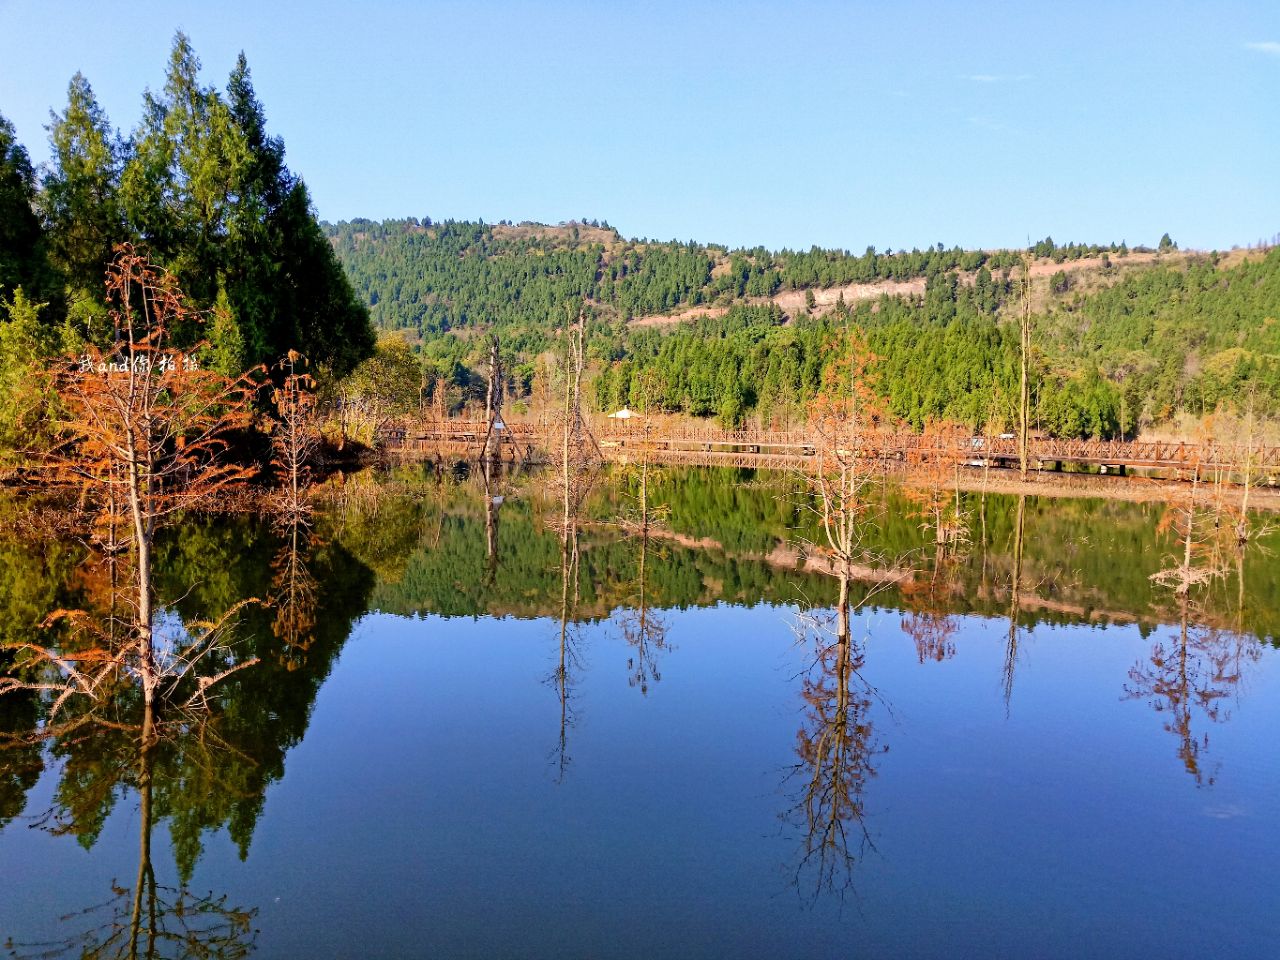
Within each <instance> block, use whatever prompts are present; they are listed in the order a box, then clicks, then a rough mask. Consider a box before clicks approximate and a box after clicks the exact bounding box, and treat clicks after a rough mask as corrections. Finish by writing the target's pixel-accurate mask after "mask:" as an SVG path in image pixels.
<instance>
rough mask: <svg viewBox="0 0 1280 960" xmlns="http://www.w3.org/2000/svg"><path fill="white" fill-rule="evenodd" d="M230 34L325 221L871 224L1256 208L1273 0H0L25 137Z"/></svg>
mask: <svg viewBox="0 0 1280 960" xmlns="http://www.w3.org/2000/svg"><path fill="white" fill-rule="evenodd" d="M178 28H181V29H183V30H185V31H187V33H188V34H190V36H191V38H192V42H193V43H194V45H195V48H196V50H197V52H198V53H199V55H200V57H201V60H202V61H203V64H204V77H205V79H206V81H207V82H209V83H216V84H218V85H219V86H223V85H225V82H226V76H227V73H228V72H229V71H230V69H231V67H232V65H233V63H234V59H235V55H236V53H237V52H238V51H239V50H241V49H243V50H244V51H245V52H246V53H247V55H248V57H249V64H250V67H251V69H252V70H253V75H254V81H255V84H256V86H257V89H258V94H259V96H260V98H261V99H262V101H263V102H264V104H265V106H266V109H267V115H268V122H269V125H270V127H271V129H272V130H273V131H274V132H275V133H278V134H280V135H282V136H283V137H284V139H285V143H286V146H287V149H288V160H289V163H290V165H291V167H292V168H293V169H294V170H295V171H297V172H299V173H301V174H302V175H303V176H304V177H305V179H306V180H307V183H308V184H309V186H310V187H311V190H312V194H313V197H314V199H315V202H316V205H317V208H318V212H319V214H320V216H321V217H323V218H325V219H328V220H337V219H345V218H351V217H357V216H365V217H372V218H375V219H376V218H383V217H395V216H418V217H422V216H430V217H433V218H436V219H443V218H446V217H454V218H469V219H474V218H476V217H483V218H484V219H485V220H489V221H496V220H501V219H511V220H524V219H529V220H540V221H544V222H552V223H554V222H557V221H560V220H567V219H571V218H581V217H586V218H601V219H607V220H608V221H609V222H610V223H612V224H613V225H614V226H616V227H618V228H619V229H620V230H621V231H622V232H623V233H624V234H627V235H629V236H647V237H655V238H661V239H670V238H672V237H676V238H679V239H697V240H703V241H715V242H721V243H728V244H731V245H755V244H763V245H765V246H769V247H775V248H776V247H781V246H790V247H804V248H807V247H808V246H809V245H810V244H813V243H816V244H819V245H822V246H838V247H848V248H851V249H854V250H858V251H860V250H861V249H862V248H864V247H865V246H867V245H868V244H874V245H876V246H877V247H879V248H880V249H884V248H885V247H892V248H894V249H898V248H900V247H911V246H925V245H927V244H931V243H936V242H939V241H942V242H944V243H946V244H947V245H948V246H950V245H951V244H954V243H959V244H961V245H963V246H970V247H972V246H982V247H996V246H1021V245H1023V244H1025V243H1026V241H1027V239H1028V237H1030V238H1032V239H1039V238H1040V237H1043V236H1044V235H1046V234H1051V235H1052V236H1053V237H1054V239H1055V240H1058V241H1060V242H1062V241H1067V240H1078V241H1089V242H1093V241H1101V242H1109V241H1112V240H1115V241H1119V240H1122V239H1124V240H1127V241H1128V242H1129V243H1130V244H1135V243H1154V242H1155V241H1156V240H1157V239H1159V237H1160V234H1161V233H1163V232H1164V231H1166V230H1168V231H1169V232H1170V233H1171V234H1172V235H1173V237H1174V239H1175V240H1178V241H1179V242H1180V243H1181V244H1182V245H1183V246H1184V247H1201V248H1208V247H1217V248H1225V247H1229V246H1232V245H1236V244H1240V245H1244V244H1248V243H1251V242H1256V241H1257V240H1258V239H1260V238H1263V237H1268V238H1269V237H1271V236H1273V235H1274V234H1276V233H1277V232H1280V163H1278V162H1277V161H1278V157H1280V2H1277V0H1253V2H1243V0H1238V2H1232V0H1214V2H1197V3H1189V2H1179V0H1156V2H1124V0H1112V2H1109V3H1094V2H1088V0H1073V2H1057V3H1052V4H1050V3H1042V2H1038V0H1022V2H1018V3H1008V4H1002V3H983V2H980V0H973V2H941V0H935V2H932V3H923V2H910V0H897V2H891V3H886V2H883V0H880V2H868V3H863V2H846V3H834V2H831V3H805V2H776V3H771V4H765V3H753V2H749V0H737V2H700V0H683V2H675V3H668V2H665V0H643V2H640V0H630V2H626V3H614V2H612V0H596V2H592V3H588V2H567V0H566V2H551V0H547V2H542V3H514V2H489V3H485V2H481V0H471V2H463V3H433V2H420V3H410V2H373V0H358V2H357V0H344V2H335V0H311V2H306V3H301V2H278V0H255V2H252V3H243V2H239V0H216V2H215V0H208V2H200V3H195V2H191V3H176V2H167V3H158V2H146V0H131V2H130V3H128V4H124V3H105V2H73V0H0V113H3V114H4V115H5V116H7V117H8V118H9V119H10V120H12V121H13V123H14V124H15V125H16V127H17V129H18V135H19V138H20V139H21V140H22V141H23V142H24V143H25V144H26V145H27V147H28V149H29V150H30V151H31V154H32V158H33V160H35V161H37V162H39V161H42V160H44V159H45V158H46V157H47V155H48V147H47V143H46V133H45V130H44V129H43V126H44V124H46V123H47V122H48V115H49V110H50V108H61V106H62V105H63V104H64V103H65V99H66V86H67V81H68V80H69V79H70V77H71V75H72V73H73V72H74V71H76V70H81V71H83V72H84V73H85V75H86V76H87V77H88V78H89V80H90V82H91V83H92V84H93V86H94V89H95V91H96V92H97V94H98V97H99V99H100V101H101V102H102V104H103V106H104V107H105V108H106V110H107V112H108V113H109V115H110V117H111V120H112V122H113V123H114V124H116V125H117V126H119V127H121V128H123V129H124V130H126V131H127V130H129V129H131V128H132V127H133V126H134V124H135V123H136V122H137V119H138V117H139V114H140V107H141V95H142V91H143V89H144V88H145V87H147V86H148V85H149V86H152V87H158V86H160V84H161V83H162V82H163V71H164V65H165V61H166V56H167V53H168V48H169V45H170V43H171V41H172V37H173V33H174V31H175V30H176V29H178Z"/></svg>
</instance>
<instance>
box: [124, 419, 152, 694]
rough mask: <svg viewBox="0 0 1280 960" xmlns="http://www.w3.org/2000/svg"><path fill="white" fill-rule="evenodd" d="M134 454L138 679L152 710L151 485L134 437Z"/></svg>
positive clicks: (130, 469)
mask: <svg viewBox="0 0 1280 960" xmlns="http://www.w3.org/2000/svg"><path fill="white" fill-rule="evenodd" d="M129 439H130V442H131V445H132V451H131V454H130V458H129V462H128V464H127V468H126V481H127V483H128V489H129V513H130V518H131V519H132V521H133V550H134V558H135V560H136V561H137V567H138V569H137V573H136V575H137V578H138V580H137V588H138V589H137V597H136V598H135V602H136V606H137V609H136V611H135V617H134V629H135V630H136V631H137V652H138V676H139V677H140V678H141V680H142V697H143V702H144V703H146V705H147V707H148V708H149V707H150V706H151V705H152V704H153V703H154V702H155V695H156V686H157V677H156V666H155V648H154V644H153V642H152V637H151V518H150V516H149V511H148V509H147V503H148V499H149V494H150V490H149V481H148V477H147V475H146V474H147V470H146V466H147V465H146V464H145V463H140V462H139V459H138V453H137V451H138V444H137V443H134V442H133V438H132V437H130V438H129Z"/></svg>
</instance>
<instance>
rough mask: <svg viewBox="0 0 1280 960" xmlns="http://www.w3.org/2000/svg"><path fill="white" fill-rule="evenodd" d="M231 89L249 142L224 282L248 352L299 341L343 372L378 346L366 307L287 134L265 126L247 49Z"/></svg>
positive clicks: (261, 353) (272, 355)
mask: <svg viewBox="0 0 1280 960" xmlns="http://www.w3.org/2000/svg"><path fill="white" fill-rule="evenodd" d="M227 97H228V100H229V109H230V113H231V116H232V118H233V119H234V121H235V123H236V124H237V126H238V128H239V129H240V131H241V133H242V135H243V137H244V139H245V143H246V145H247V159H246V162H245V163H244V164H243V165H242V166H241V167H240V168H239V173H240V178H239V180H238V181H237V183H236V192H237V196H238V198H239V202H238V204H237V206H236V209H235V210H234V212H233V216H232V218H231V220H230V223H229V236H228V250H227V257H226V261H225V263H226V268H227V287H228V295H229V298H230V300H231V303H232V306H233V309H234V310H235V311H236V313H237V315H238V317H239V319H240V322H241V329H242V330H243V331H244V333H245V341H246V344H247V346H248V349H249V351H250V359H251V360H253V361H255V362H263V361H269V360H274V359H276V358H278V357H280V356H283V355H284V354H285V353H286V352H287V351H288V350H291V349H294V350H300V351H301V352H302V353H304V354H305V355H307V356H308V357H311V358H312V359H314V360H317V361H320V362H322V363H324V364H325V365H326V366H328V367H329V368H330V369H332V370H333V372H334V373H336V374H338V375H342V374H345V373H347V372H349V371H350V370H351V369H353V368H354V367H355V365H356V364H357V363H359V362H360V361H361V360H362V359H364V358H365V357H367V356H369V355H370V354H371V353H372V352H373V345H374V340H375V338H374V333H373V327H372V325H371V324H370V322H369V313H368V309H367V308H366V307H365V306H364V304H362V303H361V302H360V301H359V300H358V299H357V298H356V295H355V292H354V291H353V290H352V289H351V284H350V282H349V281H348V280H347V276H346V273H345V272H344V271H343V269H342V266H341V265H340V264H339V263H338V260H337V257H336V256H335V255H334V252H333V247H332V245H331V244H330V243H329V241H328V239H327V238H326V237H325V236H324V233H323V231H321V229H320V225H319V223H318V222H317V221H316V217H315V213H314V211H313V210H312V209H311V200H310V196H309V194H308V192H307V188H306V185H305V184H304V183H303V182H302V179H301V178H299V177H297V176H295V175H294V174H292V173H291V172H290V171H289V168H288V167H287V166H286V165H285V162H284V143H283V141H281V139H280V138H279V137H272V136H269V135H268V134H267V132H266V115H265V112H264V110H263V108H262V104H261V103H260V102H259V101H258V98H257V95H256V93H255V92H254V89H253V82H252V78H251V76H250V73H249V65H248V62H247V61H246V59H245V56H244V54H243V53H241V54H240V57H239V59H238V60H237V61H236V66H235V69H234V70H233V71H232V72H231V78H230V80H229V82H228V84H227Z"/></svg>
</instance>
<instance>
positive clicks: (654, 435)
mask: <svg viewBox="0 0 1280 960" xmlns="http://www.w3.org/2000/svg"><path fill="white" fill-rule="evenodd" d="M590 426H591V429H592V433H593V436H594V438H595V440H596V442H597V444H598V445H599V448H600V452H601V454H602V455H603V456H604V457H605V458H606V459H614V458H623V457H631V456H635V455H638V454H640V453H641V452H644V453H647V454H648V455H650V456H653V457H654V458H655V459H659V460H670V461H690V460H695V459H696V460H701V461H707V462H716V461H725V462H733V463H740V464H742V465H746V466H750V465H753V464H754V465H760V466H768V465H771V464H786V465H790V464H796V463H803V462H804V461H806V460H810V459H812V458H814V457H815V456H816V453H817V451H818V448H819V445H820V443H821V440H820V437H819V435H818V433H817V432H816V431H805V430H739V431H725V430H719V429H716V428H714V427H710V426H683V425H682V426H678V427H658V428H654V427H652V426H651V425H648V424H644V425H641V424H637V423H633V422H624V423H619V422H616V421H607V420H606V421H602V422H601V421H597V422H595V423H593V424H591V425H590ZM555 429H556V428H555V427H554V425H553V424H551V423H548V422H540V423H533V422H521V421H515V422H508V423H506V424H505V430H503V431H502V443H501V444H500V445H499V449H509V450H510V451H512V453H511V455H512V456H520V455H525V456H527V455H532V454H534V453H535V452H536V451H538V450H546V449H550V446H551V442H550V441H551V438H552V436H553V435H554V431H555ZM487 430H488V425H487V424H486V423H485V422H484V421H476V420H443V421H427V422H397V423H388V424H386V425H384V426H383V428H382V429H380V431H379V441H380V443H381V445H382V446H383V447H384V448H385V449H387V450H388V451H390V452H393V453H400V454H414V453H431V452H437V451H438V452H441V453H450V454H457V455H464V456H468V455H470V456H478V455H479V453H480V450H481V448H482V446H483V444H484V439H485V435H486V432H487ZM842 443H852V444H853V445H854V446H855V447H856V449H857V450H858V454H859V455H860V456H866V457H873V458H879V459H883V460H899V461H904V462H919V463H924V462H938V461H942V462H948V463H955V462H959V463H968V464H973V465H993V466H1011V465H1014V464H1016V463H1017V462H1018V460H1019V452H1018V441H1017V439H1016V438H1014V437H1010V436H1008V435H1003V436H998V437H957V436H954V435H945V436H931V435H922V434H916V433H908V432H901V433H889V432H881V433H868V434H865V435H860V436H858V437H856V438H853V440H852V441H842ZM1027 446H1028V449H1027V455H1028V460H1029V462H1030V464H1031V466H1032V467H1033V468H1034V467H1045V466H1058V465H1061V464H1068V463H1070V464H1080V465H1091V466H1099V467H1107V468H1113V467H1114V468H1129V467H1142V468H1159V469H1166V470H1175V471H1179V472H1181V471H1211V470H1221V471H1236V472H1239V471H1242V470H1244V469H1246V467H1247V468H1248V469H1250V470H1252V471H1255V472H1257V473H1266V474H1275V473H1277V472H1280V446H1272V445H1266V444H1258V443H1255V444H1249V445H1246V444H1243V443H1227V442H1220V441H1213V440H1209V441H1204V442H1199V443H1186V442H1175V441H1136V440H1072V439H1068V440H1060V439H1054V438H1048V437H1036V438H1033V439H1031V440H1030V441H1029V442H1028V445H1027ZM491 449H492V444H491Z"/></svg>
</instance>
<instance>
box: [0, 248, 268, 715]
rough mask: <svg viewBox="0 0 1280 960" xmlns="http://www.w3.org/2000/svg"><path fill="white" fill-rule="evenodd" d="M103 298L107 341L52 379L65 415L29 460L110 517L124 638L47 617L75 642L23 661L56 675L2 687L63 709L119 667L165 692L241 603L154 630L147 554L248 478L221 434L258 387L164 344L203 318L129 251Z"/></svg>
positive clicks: (28, 653) (238, 419)
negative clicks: (175, 521) (121, 566)
mask: <svg viewBox="0 0 1280 960" xmlns="http://www.w3.org/2000/svg"><path fill="white" fill-rule="evenodd" d="M107 293H108V299H109V302H110V303H111V306H112V311H111V317H112V321H113V323H114V326H115V330H116V340H115V345H114V346H113V347H111V348H109V349H106V350H103V349H99V348H97V347H94V346H89V347H87V348H86V350H85V352H84V354H83V355H82V356H80V357H79V358H76V359H72V360H69V361H67V362H65V363H64V364H63V365H62V366H61V367H60V368H58V369H56V370H54V371H53V372H52V373H51V378H52V382H53V384H54V386H55V388H56V390H57V393H58V396H59V400H60V403H61V405H62V407H63V409H64V410H65V417H64V419H63V420H62V421H61V422H60V423H59V424H58V426H59V429H60V432H61V436H60V439H59V442H58V443H57V444H56V445H55V446H54V448H53V449H52V450H51V451H42V452H40V453H39V454H38V456H39V462H40V463H41V464H42V467H43V470H44V475H45V476H46V477H47V478H48V479H50V480H52V481H53V482H56V483H61V484H66V485H71V486H74V487H78V488H79V489H80V490H81V491H82V496H83V497H84V498H85V499H86V500H87V501H88V503H89V504H90V505H91V508H92V509H93V510H94V511H95V513H96V515H97V516H98V517H99V518H106V519H107V520H108V521H109V522H110V523H111V524H112V529H113V530H114V529H115V526H114V525H115V524H116V522H117V521H119V522H120V523H119V530H120V536H121V538H122V540H123V542H124V543H126V544H127V546H128V550H129V553H130V560H131V563H130V573H131V578H132V587H133V589H132V593H131V597H130V607H129V613H128V617H127V624H126V626H127V631H128V636H129V639H128V641H127V642H125V643H123V645H122V644H119V643H116V642H114V639H113V638H112V637H111V636H110V635H109V631H107V630H106V629H104V627H103V624H102V623H100V622H95V621H94V620H93V618H91V617H89V616H88V615H87V614H86V613H85V612H84V611H57V612H56V613H54V614H53V615H52V616H51V617H50V624H53V623H55V622H59V621H63V622H65V623H66V624H68V625H69V626H70V628H71V629H72V631H73V633H76V634H78V635H79V636H78V639H77V642H76V643H74V644H72V645H70V646H67V647H65V648H64V649H61V650H58V649H54V648H53V647H50V646H46V645H42V644H37V643H25V644H23V645H22V647H21V649H20V650H19V651H18V653H19V656H20V657H23V658H26V659H27V660H29V661H34V662H35V663H43V664H44V665H45V666H48V667H52V668H53V671H54V675H53V676H52V677H44V678H41V679H38V680H33V681H30V682H26V681H20V680H18V679H17V678H16V677H13V676H10V677H7V678H5V680H3V681H0V691H3V689H5V688H6V687H14V686H24V685H25V686H30V685H31V684H34V685H35V686H36V687H37V688H38V689H42V690H57V691H60V692H59V698H58V701H57V702H58V704H59V705H60V704H61V703H62V702H63V700H64V699H65V698H66V697H70V696H72V695H74V694H81V695H86V696H89V697H90V698H97V697H98V696H100V695H101V693H102V691H103V689H104V685H105V684H107V683H108V681H109V680H110V679H111V678H112V677H114V676H115V675H116V673H117V672H118V671H121V670H123V671H124V672H125V673H126V674H128V675H129V676H131V677H133V678H134V679H135V680H136V681H137V682H138V683H139V684H140V685H141V688H142V691H143V696H144V699H145V700H146V702H147V703H152V702H154V701H155V700H156V699H157V698H158V697H160V696H163V695H169V694H172V693H175V692H176V691H177V690H178V688H179V686H180V684H181V682H182V680H183V679H184V678H186V677H187V675H188V674H189V673H190V672H191V670H192V668H193V667H194V665H195V664H196V662H197V661H199V660H201V659H203V658H205V657H206V656H209V655H210V654H211V653H213V652H214V651H215V650H216V649H218V647H219V645H220V638H221V635H222V632H223V631H222V628H223V627H224V626H225V622H226V618H227V617H230V616H231V615H232V614H233V613H234V611H235V609H238V607H239V606H241V605H243V604H240V605H237V607H236V608H233V610H231V611H228V612H227V614H226V615H225V616H224V618H222V619H220V620H219V621H217V622H210V623H201V624H196V625H192V626H191V627H189V628H186V629H184V630H182V631H178V632H174V631H164V632H163V634H162V635H159V636H158V635H157V633H156V623H157V616H158V614H159V613H160V612H161V611H160V608H159V607H158V606H157V604H156V596H155V589H154V585H153V567H154V564H153V556H152V551H153V546H154V543H155V537H156V532H157V529H158V528H159V527H160V525H161V524H162V523H163V522H164V521H166V520H167V519H169V518H170V517H172V516H173V515H174V514H175V513H177V512H179V511H181V510H185V509H190V508H192V507H196V506H198V505H201V504H203V503H207V502H208V501H209V500H211V499H212V498H213V497H215V496H216V495H217V494H219V493H220V492H221V491H223V490H226V489H227V488H229V487H231V486H232V485H234V484H236V483H238V482H240V481H242V480H244V479H246V478H247V477H249V476H251V475H252V474H253V473H254V470H253V469H252V468H251V467H246V466H242V465H240V464H236V463H234V462H232V461H231V460H230V459H229V458H228V457H227V456H226V453H227V447H228V443H229V440H230V438H231V435H232V434H233V433H235V432H236V431H239V430H243V429H245V428H247V427H248V426H249V425H250V424H251V422H252V420H253V412H252V408H251V399H252V396H253V393H254V391H255V389H256V385H255V384H254V382H253V381H252V379H251V378H250V377H249V376H248V375H245V376H241V377H235V378H232V377H227V376H224V375H222V374H219V373H216V372H214V371H211V370H206V369H203V368H202V366H201V364H200V361H199V358H198V355H197V354H196V353H192V352H186V351H176V350H173V349H172V348H171V346H170V342H169V331H170V330H171V329H172V328H173V327H174V326H176V325H196V324H198V322H199V319H200V318H199V316H198V314H197V313H196V312H195V311H193V310H192V309H191V308H190V307H189V306H188V304H187V302H186V300H185V299H184V297H183V295H182V292H181V291H180V290H179V289H178V285H177V282H176V280H175V279H174V278H173V276H172V275H171V274H169V273H167V272H165V271H162V270H158V269H156V268H155V267H153V266H151V265H150V264H148V263H147V262H146V260H145V259H144V258H143V257H142V256H141V255H139V254H138V253H136V252H135V251H134V250H133V249H132V248H131V247H129V246H127V245H126V246H123V247H122V248H121V250H120V253H119V254H118V255H117V257H116V259H115V261H113V263H112V265H111V268H110V270H109V272H108V276H107ZM112 624H113V625H114V621H112ZM244 665H245V664H244V663H240V664H235V663H231V662H227V664H226V671H225V672H220V673H218V674H216V675H214V676H212V677H210V676H208V675H207V674H206V675H204V676H202V677H201V678H200V680H199V681H198V687H197V689H195V690H194V691H188V692H187V693H188V696H189V697H195V698H198V697H200V696H202V695H203V693H204V690H205V689H206V688H207V687H208V686H209V685H211V684H212V683H214V682H216V681H217V680H219V679H221V677H222V676H224V675H225V673H227V672H231V671H232V670H235V669H238V668H239V667H241V666H244Z"/></svg>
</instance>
